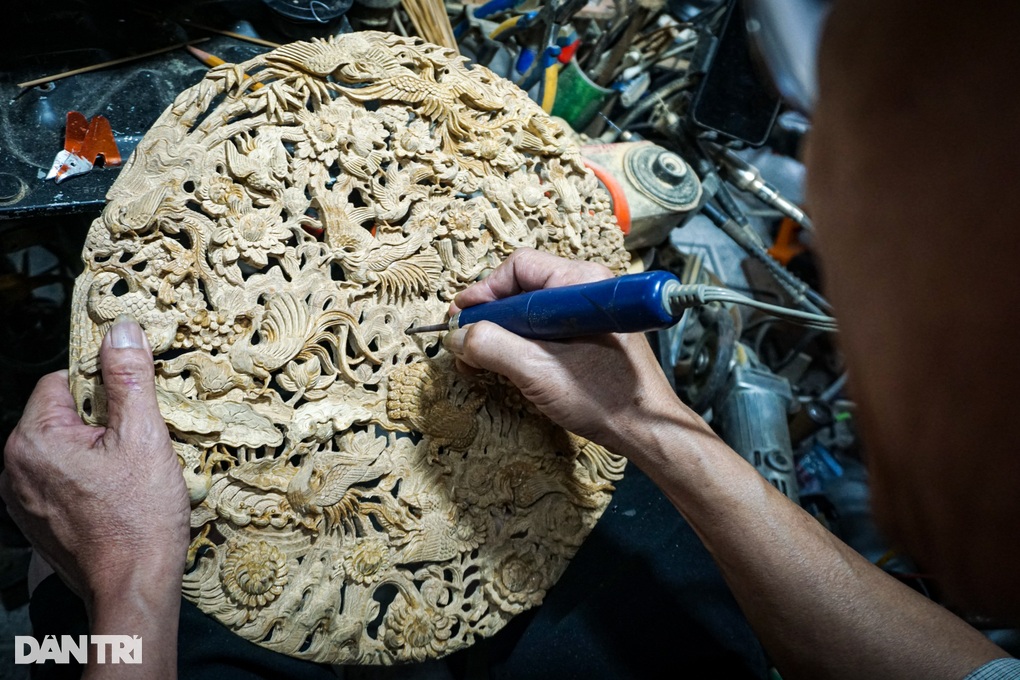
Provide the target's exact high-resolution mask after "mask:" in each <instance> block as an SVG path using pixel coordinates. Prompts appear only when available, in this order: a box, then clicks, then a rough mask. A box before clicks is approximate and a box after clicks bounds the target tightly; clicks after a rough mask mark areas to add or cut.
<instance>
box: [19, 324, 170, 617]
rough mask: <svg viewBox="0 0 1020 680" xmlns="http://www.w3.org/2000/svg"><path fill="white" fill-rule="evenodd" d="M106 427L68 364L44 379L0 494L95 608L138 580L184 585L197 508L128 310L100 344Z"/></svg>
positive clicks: (21, 428) (38, 547)
mask: <svg viewBox="0 0 1020 680" xmlns="http://www.w3.org/2000/svg"><path fill="white" fill-rule="evenodd" d="M100 362H101V364H102V372H103V384H104V385H105V388H106V394H107V399H108V405H107V410H108V415H109V417H108V422H107V425H106V426H105V427H93V426H91V425H86V424H84V423H83V422H82V420H81V418H80V417H79V416H78V412H77V410H76V408H75V404H74V400H73V399H72V397H71V393H70V391H69V389H68V384H67V381H68V377H67V371H60V372H58V373H52V374H50V375H47V376H46V377H44V378H43V379H42V380H40V381H39V384H38V385H37V386H36V388H35V391H34V392H33V393H32V396H31V398H30V399H29V401H28V404H27V405H26V406H25V412H24V415H23V416H22V418H21V421H20V422H19V423H18V425H17V427H16V428H15V429H14V432H13V433H12V434H11V437H10V439H8V440H7V446H6V447H5V449H4V464H5V470H4V472H3V474H2V475H0V496H2V497H3V500H4V502H5V503H6V504H7V510H8V512H9V513H10V515H11V517H12V518H13V519H14V521H15V522H16V523H17V524H18V526H19V527H20V528H21V530H22V532H24V534H25V536H26V537H27V538H28V540H29V541H30V542H31V543H32V546H33V547H34V548H35V549H36V551H38V552H39V553H40V554H41V556H42V557H43V558H44V559H45V560H46V561H47V562H49V564H50V565H51V566H52V567H53V568H54V569H55V570H56V572H57V573H58V574H59V575H60V576H61V578H63V580H64V581H65V582H66V583H67V585H68V586H70V587H71V588H72V589H73V590H75V591H76V592H77V593H78V594H79V595H80V596H81V597H82V598H83V599H84V600H85V603H86V605H87V606H89V607H90V610H91V606H92V605H93V603H94V602H95V601H96V600H100V599H103V598H107V599H110V598H114V599H115V598H119V597H122V596H123V594H124V593H125V592H126V591H128V590H129V589H130V588H131V587H132V586H140V587H143V588H149V589H150V591H151V589H155V588H156V586H157V584H167V583H169V584H170V585H169V586H168V587H173V588H176V591H175V594H174V598H175V599H176V598H178V597H179V593H180V579H181V573H182V571H183V568H184V559H185V554H186V552H187V547H188V541H189V537H188V523H189V514H190V508H189V503H188V492H187V488H186V487H185V484H184V479H183V477H182V475H181V469H180V465H179V463H178V462H177V456H176V454H175V453H174V449H173V446H172V445H171V443H170V436H169V433H168V432H167V428H166V424H165V423H164V421H163V418H162V416H161V415H160V412H159V406H158V405H157V403H156V392H155V384H154V376H153V363H152V351H151V349H150V348H149V344H148V342H147V340H146V339H145V334H144V333H143V332H142V329H141V328H140V327H139V326H138V324H137V323H135V322H134V321H133V320H132V319H131V318H130V317H127V316H121V317H119V318H118V319H117V321H116V322H115V324H114V326H113V328H112V330H111V331H110V332H109V333H108V334H107V336H106V337H105V338H104V339H103V344H102V347H101V349H100Z"/></svg>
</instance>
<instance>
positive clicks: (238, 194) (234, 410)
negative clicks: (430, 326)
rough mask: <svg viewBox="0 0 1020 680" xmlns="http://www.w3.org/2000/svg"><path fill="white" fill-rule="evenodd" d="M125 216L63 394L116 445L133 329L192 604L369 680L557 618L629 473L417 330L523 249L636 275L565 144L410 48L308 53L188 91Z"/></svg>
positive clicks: (536, 118) (147, 142)
mask: <svg viewBox="0 0 1020 680" xmlns="http://www.w3.org/2000/svg"><path fill="white" fill-rule="evenodd" d="M108 198H109V204H108V205H107V207H106V209H105V210H104V211H103V214H102V216H101V217H100V218H98V219H97V220H96V221H95V223H93V225H92V228H91V230H90V232H89V236H88V240H87V243H86V246H85V250H84V256H83V259H84V261H85V265H86V267H85V272H84V273H83V274H82V275H81V277H80V279H79V280H78V282H77V286H76V289H75V298H74V317H73V320H72V336H73V338H72V342H71V386H72V392H73V393H74V396H75V399H76V401H77V403H78V405H79V408H80V410H81V413H82V415H83V417H84V418H85V419H86V420H87V421H88V422H90V423H102V422H104V419H105V412H104V411H105V397H104V395H103V388H102V383H101V379H100V377H99V366H98V349H99V345H100V341H101V339H102V337H103V335H104V334H105V332H106V331H107V330H108V329H109V327H110V325H111V323H112V322H113V320H114V319H115V318H116V317H117V316H118V315H119V314H121V313H130V314H132V315H133V316H134V317H135V318H136V319H138V321H139V322H140V323H141V324H142V326H143V328H144V329H145V331H146V334H147V336H148V338H149V341H150V343H151V345H152V348H153V352H154V354H155V357H156V360H157V371H156V383H157V385H156V387H157V394H158V398H159V402H160V408H161V410H162V412H163V415H164V417H165V419H166V422H167V425H168V426H169V429H170V433H171V436H172V438H173V440H174V446H175V448H176V450H177V453H178V455H179V457H180V460H181V463H182V467H183V473H184V476H185V478H186V480H187V483H188V489H189V492H190V494H191V500H192V505H193V511H192V517H191V523H192V527H193V536H194V539H193V542H192V545H191V548H190V550H189V554H188V565H187V570H186V573H185V576H184V595H185V596H186V597H187V598H189V599H190V600H191V601H193V602H195V603H196V604H197V605H198V606H199V607H200V608H201V609H202V610H203V611H205V612H207V613H209V614H210V615H212V616H213V617H215V618H216V619H218V620H219V621H221V622H222V623H223V624H225V625H227V626H228V627H230V628H231V629H232V630H234V631H236V632H237V633H238V634H239V635H241V636H243V637H245V638H247V639H249V640H252V641H254V642H256V643H258V644H260V645H263V646H265V647H268V648H271V649H274V650H277V651H280V652H283V653H285V654H290V655H293V656H297V657H302V658H307V659H313V660H316V661H322V662H330V663H357V664H379V663H384V664H385V663H394V662H403V661H421V660H424V659H427V658H432V657H438V656H441V655H443V654H446V653H449V652H452V651H454V650H456V649H459V648H462V647H464V646H466V645H469V644H471V643H472V642H473V641H474V640H476V639H477V638H479V637H484V636H487V635H491V634H492V633H494V632H496V631H497V630H499V629H500V628H501V627H502V626H503V625H504V624H505V623H506V622H507V621H508V620H509V619H510V617H512V616H513V615H515V614H517V613H519V612H521V611H523V610H525V609H527V608H529V607H533V606H535V605H537V604H538V603H540V602H541V601H542V597H543V595H544V594H545V592H546V590H547V589H548V588H549V586H551V585H552V584H553V583H554V582H555V581H556V579H557V578H558V577H559V575H560V574H561V573H562V572H563V570H564V568H565V567H566V565H567V561H568V560H569V559H570V557H571V556H572V555H573V554H574V552H575V551H576V549H577V547H578V546H579V545H580V543H581V541H582V540H583V539H584V537H585V535H586V534H587V533H588V531H589V530H590V529H591V527H592V526H593V525H594V523H595V521H596V520H597V518H598V516H599V514H600V513H601V512H602V511H603V509H604V508H605V507H606V504H607V503H608V502H609V498H610V492H611V490H612V482H613V481H614V480H616V479H618V478H619V477H620V475H621V474H622V470H623V460H622V459H620V458H617V457H615V456H613V455H611V454H609V453H608V452H606V451H605V450H604V449H602V448H600V447H598V446H596V445H594V444H592V443H590V442H587V441H585V440H583V439H580V438H578V437H575V436H573V435H570V434H568V433H566V432H564V431H562V430H561V429H559V428H557V427H556V426H554V425H553V424H552V423H551V422H549V421H548V420H547V419H545V418H544V417H542V416H541V415H540V414H538V413H537V412H536V411H535V410H534V409H533V408H532V407H531V406H530V405H529V404H528V403H527V402H526V401H525V400H523V399H522V397H521V396H520V394H519V393H518V392H517V391H516V390H515V389H514V388H513V387H512V386H511V385H510V384H508V383H507V382H506V381H504V380H503V379H501V378H499V377H497V376H493V375H482V376H478V377H467V376H463V375H460V374H459V373H457V372H456V371H455V370H454V368H453V366H452V360H451V357H450V356H449V355H448V354H447V353H446V352H445V351H443V349H442V348H441V345H440V344H439V339H438V336H437V335H434V334H433V335H422V336H414V337H409V336H407V335H405V333H404V331H405V329H407V328H408V327H409V326H411V325H413V324H421V323H434V322H436V321H437V320H439V319H441V318H443V317H444V315H445V313H446V310H447V307H448V305H449V302H450V300H451V299H452V297H453V296H454V295H455V294H456V293H457V292H458V291H459V290H461V289H463V288H464V287H466V286H467V285H469V284H470V283H471V282H473V281H475V280H477V279H478V278H479V277H480V276H482V275H484V274H485V273H486V272H487V271H489V270H491V269H492V268H493V267H495V266H496V265H497V264H498V263H499V262H500V261H501V260H502V259H503V258H505V257H506V256H507V255H508V254H509V253H511V252H512V251H513V250H514V249H515V248H518V247H521V246H532V247H536V248H539V249H542V250H546V251H549V252H553V253H557V254H559V255H563V256H566V257H570V258H582V259H589V260H594V261H599V262H603V263H605V264H607V265H609V266H610V267H611V268H613V269H614V270H615V271H617V272H619V271H621V270H622V267H623V265H624V262H625V260H626V257H625V254H624V252H623V248H622V236H621V234H620V232H619V230H618V229H617V227H616V224H615V221H614V219H613V217H612V214H611V211H610V206H609V199H608V196H607V195H606V194H605V193H604V192H603V191H601V190H600V189H599V186H598V184H597V182H596V180H595V178H594V177H593V176H592V175H591V173H589V172H587V171H586V170H585V168H584V166H583V165H582V163H581V158H580V155H579V151H578V149H577V147H576V146H574V145H573V144H572V143H571V142H570V141H569V139H568V137H567V136H566V135H565V133H564V131H563V130H562V129H561V127H560V126H559V124H557V123H556V122H555V121H553V120H552V119H551V118H549V117H548V116H546V115H545V114H544V113H543V112H542V111H541V110H540V109H539V108H538V107H537V106H535V105H534V104H533V103H532V102H531V101H530V100H528V99H527V97H526V96H525V95H524V94H523V93H522V92H521V91H520V90H519V89H517V88H516V87H515V86H513V85H512V84H510V83H508V82H506V81H504V80H502V79H500V78H498V77H496V76H495V75H493V74H492V73H491V72H490V71H488V70H486V69H484V68H478V67H475V68H471V69H469V68H467V67H466V65H465V64H464V62H463V60H462V59H461V58H460V57H458V56H456V55H455V54H453V53H452V52H450V51H447V50H444V49H442V48H440V47H436V46H434V45H430V44H426V43H423V42H421V41H419V40H413V39H406V38H399V37H396V36H393V35H388V34H382V33H357V34H352V35H348V36H344V37H340V38H336V39H331V40H326V41H313V42H310V43H294V44H291V45H286V46H284V47H281V48H279V49H277V50H276V51H274V52H270V53H268V54H266V55H263V56H260V57H258V58H256V59H253V60H251V61H248V62H246V63H243V64H238V65H232V64H225V65H223V66H219V67H217V68H214V69H212V70H211V71H210V72H209V74H208V76H207V77H206V78H205V79H204V80H203V81H202V82H200V83H199V84H198V85H196V86H195V87H192V88H190V89H188V90H186V91H185V92H183V93H181V95H180V96H178V97H177V99H176V100H175V101H174V103H173V105H172V106H171V107H170V108H169V109H167V110H166V111H165V112H164V113H163V115H162V116H161V117H160V119H159V120H158V121H157V122H156V124H155V125H154V126H153V128H152V129H151V130H150V131H149V133H148V134H147V135H146V136H145V138H144V139H143V140H142V142H141V144H140V145H139V146H138V148H137V150H136V151H135V153H134V155H133V156H132V158H131V160H130V161H129V162H128V164H127V166H126V167H125V168H124V169H123V171H122V172H121V174H120V177H119V179H118V180H117V182H116V183H115V184H114V186H113V188H112V189H111V190H110V193H109V196H108ZM151 511H152V512H159V508H152V509H151Z"/></svg>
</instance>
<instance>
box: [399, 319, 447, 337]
mask: <svg viewBox="0 0 1020 680" xmlns="http://www.w3.org/2000/svg"><path fill="white" fill-rule="evenodd" d="M448 330H450V323H449V322H446V323H434V324H432V325H431V326H413V327H411V328H408V329H407V330H406V331H404V333H406V334H407V335H414V334H415V333H438V332H440V331H448Z"/></svg>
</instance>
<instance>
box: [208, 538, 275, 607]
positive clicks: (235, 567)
mask: <svg viewBox="0 0 1020 680" xmlns="http://www.w3.org/2000/svg"><path fill="white" fill-rule="evenodd" d="M287 571H288V567H287V556H286V555H284V554H283V552H282V551H281V550H280V549H279V548H277V547H276V546H273V545H269V544H268V543H266V542H265V541H258V542H256V541H250V542H243V543H242V542H231V543H229V544H228V545H227V555H226V557H224V558H223V564H222V565H220V582H221V583H222V584H223V589H224V590H225V591H226V592H227V596H228V597H230V599H231V600H233V601H234V602H237V603H238V604H241V605H244V606H246V607H263V606H265V605H266V604H268V603H270V602H272V601H273V600H275V599H276V598H277V597H278V596H279V595H280V593H282V592H283V587H284V586H285V585H287Z"/></svg>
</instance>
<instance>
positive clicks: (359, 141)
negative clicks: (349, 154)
mask: <svg viewBox="0 0 1020 680" xmlns="http://www.w3.org/2000/svg"><path fill="white" fill-rule="evenodd" d="M349 125H350V129H349V137H348V140H347V143H348V146H349V148H350V150H351V151H353V152H354V153H355V154H357V155H358V156H367V155H368V154H369V153H371V152H372V151H374V150H375V149H376V148H378V147H383V146H385V145H386V137H387V136H389V133H388V132H387V131H386V128H385V127H383V124H382V123H380V122H379V120H378V119H377V118H376V117H375V116H374V115H373V114H372V113H371V112H369V111H365V110H364V109H354V113H353V115H352V116H351V118H350V123H349Z"/></svg>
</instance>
